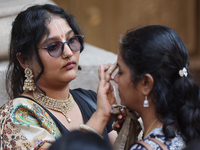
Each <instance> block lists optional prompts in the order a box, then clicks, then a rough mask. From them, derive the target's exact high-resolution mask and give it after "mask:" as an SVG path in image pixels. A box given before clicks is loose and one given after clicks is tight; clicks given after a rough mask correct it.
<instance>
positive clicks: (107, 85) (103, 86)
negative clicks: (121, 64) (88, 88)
mask: <svg viewBox="0 0 200 150" xmlns="http://www.w3.org/2000/svg"><path fill="white" fill-rule="evenodd" d="M115 69H116V63H115V64H112V65H111V64H109V65H106V66H103V65H100V69H99V70H98V72H99V85H98V89H97V111H98V109H100V110H101V111H103V112H102V113H103V114H104V115H106V116H108V117H109V118H110V117H111V114H110V109H111V105H112V104H114V103H117V100H116V94H115V88H114V86H113V85H112V83H111V82H110V80H111V74H112V73H113V71H114V70H115Z"/></svg>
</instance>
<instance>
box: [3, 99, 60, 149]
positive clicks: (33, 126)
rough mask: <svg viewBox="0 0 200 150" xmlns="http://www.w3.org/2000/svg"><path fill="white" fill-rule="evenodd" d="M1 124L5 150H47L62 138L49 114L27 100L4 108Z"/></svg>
mask: <svg viewBox="0 0 200 150" xmlns="http://www.w3.org/2000/svg"><path fill="white" fill-rule="evenodd" d="M0 124H1V126H0V131H1V137H0V138H1V140H0V148H1V149H4V150H13V149H15V150H23V149H26V150H29V149H36V150H37V149H40V150H42V149H44V150H45V149H47V148H48V147H49V146H50V145H51V144H52V143H53V142H54V141H55V140H56V139H58V138H59V137H60V136H61V133H60V131H59V129H58V128H57V127H56V124H55V123H54V121H53V120H52V118H51V117H50V116H49V114H48V113H47V112H46V111H45V110H44V109H43V108H42V107H40V106H39V105H38V104H37V103H35V102H34V101H31V100H29V99H26V98H16V99H14V100H11V101H9V102H8V103H6V104H5V105H4V106H2V108H1V109H0Z"/></svg>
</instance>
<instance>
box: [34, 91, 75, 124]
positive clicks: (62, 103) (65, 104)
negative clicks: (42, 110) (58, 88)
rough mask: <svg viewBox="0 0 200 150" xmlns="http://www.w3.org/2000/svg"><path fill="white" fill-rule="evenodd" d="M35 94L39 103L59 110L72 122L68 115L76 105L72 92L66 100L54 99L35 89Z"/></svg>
mask: <svg viewBox="0 0 200 150" xmlns="http://www.w3.org/2000/svg"><path fill="white" fill-rule="evenodd" d="M33 96H34V98H35V100H36V102H38V103H39V104H41V105H42V106H44V107H46V108H49V109H51V110H55V111H58V112H61V113H62V114H63V115H64V116H65V117H66V119H67V121H68V122H69V123H70V122H71V119H70V118H69V117H68V116H67V113H68V112H69V110H70V109H71V108H72V107H73V105H74V103H75V102H74V98H73V97H72V95H71V94H70V96H69V98H68V99H66V100H57V99H53V98H51V97H48V96H45V95H44V94H42V93H40V92H38V91H36V90H34V91H33Z"/></svg>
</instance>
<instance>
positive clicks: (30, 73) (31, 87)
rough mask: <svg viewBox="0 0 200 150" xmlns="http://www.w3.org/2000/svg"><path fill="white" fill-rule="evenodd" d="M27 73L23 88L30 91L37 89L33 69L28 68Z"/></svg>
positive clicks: (25, 71)
mask: <svg viewBox="0 0 200 150" xmlns="http://www.w3.org/2000/svg"><path fill="white" fill-rule="evenodd" d="M24 73H25V77H26V79H25V81H24V86H23V90H24V91H25V90H28V91H34V90H35V85H34V80H33V79H32V78H33V77H34V75H33V71H32V70H31V69H30V68H28V67H27V68H26V69H25V70H24Z"/></svg>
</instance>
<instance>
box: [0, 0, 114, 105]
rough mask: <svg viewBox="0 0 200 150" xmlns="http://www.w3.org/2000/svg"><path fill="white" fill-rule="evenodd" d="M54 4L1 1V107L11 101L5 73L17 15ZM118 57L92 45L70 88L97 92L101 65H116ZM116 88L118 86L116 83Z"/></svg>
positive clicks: (36, 0)
mask: <svg viewBox="0 0 200 150" xmlns="http://www.w3.org/2000/svg"><path fill="white" fill-rule="evenodd" d="M44 3H53V2H52V1H49V0H1V1H0V31H1V34H0V43H1V47H0V61H1V62H0V106H1V105H2V104H4V103H5V102H6V101H8V100H9V98H8V96H7V93H6V90H5V72H6V68H7V65H8V45H9V41H10V31H11V24H12V22H13V20H14V18H15V17H16V15H17V14H18V13H19V12H20V11H21V10H24V9H25V8H27V7H28V6H31V5H33V4H44ZM116 59H117V55H116V54H114V53H111V52H108V51H105V50H103V49H100V48H98V47H95V46H92V45H90V44H85V49H84V51H83V52H82V53H81V55H80V61H79V64H80V66H81V67H82V70H81V71H79V72H78V76H77V78H76V79H75V80H74V81H72V82H71V84H70V88H71V89H73V88H79V87H80V88H84V89H91V90H94V91H96V90H97V86H98V69H99V66H100V64H107V63H114V62H115V61H116ZM114 85H115V86H116V84H115V83H114Z"/></svg>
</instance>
